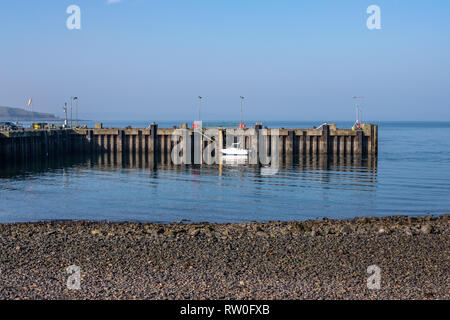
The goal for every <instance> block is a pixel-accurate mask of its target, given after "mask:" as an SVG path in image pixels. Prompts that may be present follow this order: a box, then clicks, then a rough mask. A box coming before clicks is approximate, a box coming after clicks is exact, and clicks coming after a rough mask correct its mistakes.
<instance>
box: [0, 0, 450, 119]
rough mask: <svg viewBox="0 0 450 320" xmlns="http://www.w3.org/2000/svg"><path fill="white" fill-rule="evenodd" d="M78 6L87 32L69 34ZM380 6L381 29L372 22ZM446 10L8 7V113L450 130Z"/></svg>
mask: <svg viewBox="0 0 450 320" xmlns="http://www.w3.org/2000/svg"><path fill="white" fill-rule="evenodd" d="M70 5H77V6H79V8H80V11H81V29H79V30H76V29H75V30H70V29H68V28H67V26H66V20H67V19H68V18H69V16H70V14H68V13H67V12H66V10H67V8H68V7H69V6H70ZM370 5H377V6H379V7H380V10H381V11H380V12H381V29H375V30H369V29H368V28H367V25H366V21H367V19H368V18H369V16H370V14H368V13H367V12H366V10H367V8H368V7H369V6H370ZM449 39H450V1H448V0H434V1H423V0H422V1H417V0H401V1H400V0H389V1H384V0H383V1H382V0H370V1H365V0H354V1H352V0H348V1H335V0H311V1H301V0H295V1H287V0H273V1H265V0H258V1H255V0H226V1H225V0H160V1H154V0H120V1H119V0H70V1H65V0H57V1H55V0H48V1H47V0H40V1H36V0H15V1H1V3H0V105H1V106H12V107H23V108H25V107H26V102H27V100H28V99H29V98H32V99H33V110H34V111H40V112H50V113H54V114H56V115H58V116H60V117H62V116H63V111H62V106H63V105H64V102H67V101H68V100H69V98H70V97H71V96H78V97H79V110H80V111H79V113H80V118H82V119H86V120H87V119H89V120H96V119H99V120H122V119H123V120H143V119H148V120H149V121H150V122H151V121H155V120H174V119H182V120H190V119H192V120H194V119H196V118H197V113H198V111H197V109H198V98H197V97H198V96H202V97H204V98H203V100H202V101H203V102H202V120H233V119H235V120H238V119H239V111H240V98H239V97H240V96H245V100H244V119H249V120H292V121H296V120H298V121H303V120H317V121H333V120H336V121H338V120H339V121H341V120H354V118H355V108H354V103H355V101H354V100H353V99H352V96H354V95H356V96H364V104H363V117H364V119H367V120H371V121H386V120H393V121H398V120H408V121H409V120H440V121H450V95H449V93H448V91H449V89H450V41H449Z"/></svg>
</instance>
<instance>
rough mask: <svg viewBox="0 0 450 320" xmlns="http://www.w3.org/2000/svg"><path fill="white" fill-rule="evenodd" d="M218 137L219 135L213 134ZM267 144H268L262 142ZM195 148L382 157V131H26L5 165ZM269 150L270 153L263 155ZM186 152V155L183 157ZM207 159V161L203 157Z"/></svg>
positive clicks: (18, 133)
mask: <svg viewBox="0 0 450 320" xmlns="http://www.w3.org/2000/svg"><path fill="white" fill-rule="evenodd" d="M209 132H213V133H214V134H212V135H211V134H210V133H209ZM264 139H265V141H264V142H265V143H261V140H264ZM183 141H184V143H185V145H187V146H189V148H190V149H191V151H193V150H197V151H201V153H200V154H203V152H204V151H205V150H206V149H207V148H211V144H214V148H211V149H214V150H215V151H212V155H213V157H218V155H219V154H220V152H217V150H220V149H222V148H225V147H227V146H229V145H231V144H232V143H234V142H240V143H241V147H243V148H245V149H247V150H252V151H253V154H254V155H259V154H260V153H261V152H262V151H264V152H265V154H266V155H272V154H273V152H274V151H273V150H274V148H273V146H274V145H275V144H274V143H276V145H277V150H278V154H279V156H281V157H284V158H285V157H291V156H302V155H322V156H323V155H334V156H371V155H377V153H378V126H377V125H373V124H363V125H362V126H361V129H357V130H352V129H338V128H336V125H335V124H325V125H323V126H322V127H321V128H320V129H311V128H292V129H285V128H277V129H270V128H266V127H263V125H262V123H256V125H255V126H254V127H252V128H244V129H234V128H221V127H219V128H203V129H202V128H195V129H193V128H188V125H187V124H181V125H180V127H173V128H159V127H158V125H157V124H156V123H152V124H151V125H150V126H149V128H111V129H108V128H103V126H102V124H101V123H98V124H96V126H95V128H83V129H80V128H71V129H39V130H33V129H24V130H13V131H0V161H6V160H12V161H26V160H27V159H32V158H37V157H48V156H70V155H73V154H79V155H83V154H97V153H110V154H115V155H117V154H140V155H146V156H147V157H150V158H154V159H156V158H158V159H161V158H162V159H163V160H164V159H166V161H167V159H170V155H171V153H172V152H174V148H175V146H176V145H177V144H182V143H183ZM261 146H265V148H266V150H261V148H262V147H261ZM183 152H184V151H182V153H183ZM194 153H195V152H190V153H186V154H185V155H184V159H185V160H186V162H185V163H196V164H197V163H202V160H201V159H194V158H195V156H194ZM200 158H201V157H200Z"/></svg>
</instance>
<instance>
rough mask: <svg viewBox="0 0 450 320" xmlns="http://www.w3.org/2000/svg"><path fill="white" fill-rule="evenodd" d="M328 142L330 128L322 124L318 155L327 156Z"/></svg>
mask: <svg viewBox="0 0 450 320" xmlns="http://www.w3.org/2000/svg"><path fill="white" fill-rule="evenodd" d="M329 140H330V127H329V126H328V125H327V124H324V125H323V127H322V136H321V137H320V142H319V153H322V154H328V146H329Z"/></svg>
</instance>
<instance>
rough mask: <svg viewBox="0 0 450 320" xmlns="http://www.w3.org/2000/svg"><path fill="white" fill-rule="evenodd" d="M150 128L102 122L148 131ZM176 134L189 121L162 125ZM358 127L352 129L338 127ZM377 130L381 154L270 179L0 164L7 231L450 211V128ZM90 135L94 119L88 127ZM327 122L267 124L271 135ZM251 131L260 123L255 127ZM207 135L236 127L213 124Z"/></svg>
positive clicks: (220, 171)
mask: <svg viewBox="0 0 450 320" xmlns="http://www.w3.org/2000/svg"><path fill="white" fill-rule="evenodd" d="M153 121H154V120H149V121H96V122H103V125H104V127H126V126H132V127H140V128H146V127H148V126H149V124H150V123H151V122H153ZM154 122H157V123H158V125H159V127H172V126H174V125H178V126H179V125H180V123H182V122H189V121H154ZM336 123H337V125H338V128H350V127H351V126H352V123H350V122H336ZM371 123H374V124H377V125H379V152H378V156H376V157H374V156H371V157H365V158H362V159H361V158H360V159H355V158H351V157H347V158H343V157H341V158H333V157H325V158H324V157H312V156H308V157H306V156H302V157H295V158H294V159H291V160H290V161H281V163H280V167H279V170H278V172H277V173H275V174H272V175H266V174H263V173H262V172H261V168H260V167H259V166H254V165H250V164H248V163H246V162H245V161H244V162H240V161H237V162H233V161H231V162H226V163H223V164H221V165H219V164H214V165H205V164H203V165H181V166H176V165H170V164H167V163H157V164H156V166H146V165H145V164H142V163H141V162H140V161H139V160H136V159H134V158H129V159H125V161H119V162H118V161H114V160H111V159H109V158H107V159H106V160H105V158H104V157H100V156H94V157H87V156H85V157H82V156H73V157H70V158H67V157H65V158H64V159H56V160H55V159H53V160H52V159H46V160H45V159H44V160H36V161H32V162H28V163H23V164H10V163H9V164H6V162H4V161H2V160H1V159H0V223H15V222H37V221H51V220H89V221H115V222H119V221H120V222H123V221H130V222H153V223H173V222H215V223H233V222H250V221H261V222H266V221H291V220H297V221H300V220H307V219H323V218H329V219H351V218H354V217H383V216H391V215H407V216H425V215H433V216H435V215H441V214H445V213H448V212H450V122H371ZM82 124H87V125H88V126H90V127H92V126H93V125H94V122H93V121H89V122H83V123H82ZM320 124H321V123H320V122H315V121H305V122H298V121H297V122H295V121H263V125H264V126H268V127H269V128H309V127H313V126H318V125H320ZM247 125H248V126H251V125H253V123H252V122H251V121H249V122H247ZM203 126H204V127H216V126H223V127H233V126H234V127H236V126H237V123H233V122H219V121H207V122H204V123H203Z"/></svg>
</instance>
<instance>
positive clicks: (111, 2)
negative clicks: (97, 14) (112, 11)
mask: <svg viewBox="0 0 450 320" xmlns="http://www.w3.org/2000/svg"><path fill="white" fill-rule="evenodd" d="M120 1H122V0H108V1H107V3H108V4H114V3H119V2H120Z"/></svg>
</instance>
